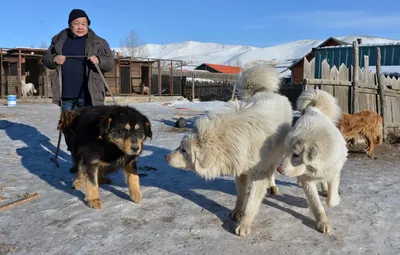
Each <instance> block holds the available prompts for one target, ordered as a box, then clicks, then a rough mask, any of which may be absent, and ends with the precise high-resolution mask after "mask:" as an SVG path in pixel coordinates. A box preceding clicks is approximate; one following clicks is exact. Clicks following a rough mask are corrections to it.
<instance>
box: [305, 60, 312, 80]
mask: <svg viewBox="0 0 400 255" xmlns="http://www.w3.org/2000/svg"><path fill="white" fill-rule="evenodd" d="M303 78H314V76H312V74H311V65H310V62H308V60H307V58H306V57H304V58H303Z"/></svg>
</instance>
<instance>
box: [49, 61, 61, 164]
mask: <svg viewBox="0 0 400 255" xmlns="http://www.w3.org/2000/svg"><path fill="white" fill-rule="evenodd" d="M61 75H62V74H61V66H59V67H58V84H60V114H61V113H62V100H61V96H62V76H61ZM61 136H62V132H61V130H60V132H59V133H58V142H57V150H56V153H55V154H54V158H51V161H53V162H54V164H56V166H57V168H58V167H60V164H58V161H57V159H58V153H59V152H60V144H61Z"/></svg>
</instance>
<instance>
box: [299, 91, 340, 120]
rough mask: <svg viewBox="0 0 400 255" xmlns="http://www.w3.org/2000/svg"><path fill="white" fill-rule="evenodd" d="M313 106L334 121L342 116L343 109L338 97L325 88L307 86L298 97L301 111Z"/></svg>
mask: <svg viewBox="0 0 400 255" xmlns="http://www.w3.org/2000/svg"><path fill="white" fill-rule="evenodd" d="M311 108H317V109H318V110H320V111H321V112H322V113H323V114H325V115H326V116H328V117H329V118H330V119H331V120H332V121H333V122H334V123H337V122H338V121H339V120H340V119H341V117H342V110H341V109H340V106H339V105H338V102H337V100H336V98H335V97H333V96H332V95H331V94H329V93H328V92H326V91H323V90H319V89H311V88H307V89H306V90H304V91H303V92H302V93H301V95H300V96H299V98H298V99H297V109H298V110H299V111H307V110H308V109H311Z"/></svg>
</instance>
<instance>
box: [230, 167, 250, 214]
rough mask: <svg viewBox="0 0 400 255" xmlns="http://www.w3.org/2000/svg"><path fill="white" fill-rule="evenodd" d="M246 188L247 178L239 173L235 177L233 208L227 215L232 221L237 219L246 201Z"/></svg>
mask: <svg viewBox="0 0 400 255" xmlns="http://www.w3.org/2000/svg"><path fill="white" fill-rule="evenodd" d="M247 189H248V178H247V175H243V174H242V175H240V176H239V177H236V194H237V198H236V205H235V209H234V210H232V211H231V213H230V214H229V216H230V217H231V219H232V220H234V221H239V220H240V218H241V217H242V214H243V208H244V203H245V202H246V197H247Z"/></svg>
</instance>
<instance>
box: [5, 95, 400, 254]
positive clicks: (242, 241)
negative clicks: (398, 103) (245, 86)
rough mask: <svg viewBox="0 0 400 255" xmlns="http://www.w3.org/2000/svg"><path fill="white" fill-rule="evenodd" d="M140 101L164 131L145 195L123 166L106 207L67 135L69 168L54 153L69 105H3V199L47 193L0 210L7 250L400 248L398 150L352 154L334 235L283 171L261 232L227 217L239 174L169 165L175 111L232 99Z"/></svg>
mask: <svg viewBox="0 0 400 255" xmlns="http://www.w3.org/2000/svg"><path fill="white" fill-rule="evenodd" d="M135 106H136V107H137V108H138V109H140V110H142V111H143V113H145V114H147V115H148V116H149V117H150V119H151V122H152V125H153V132H154V137H153V140H152V141H148V142H147V144H146V146H145V151H144V153H143V155H142V156H141V157H140V159H139V161H138V165H139V169H140V170H139V173H140V174H142V176H141V179H140V182H141V187H142V193H143V201H142V203H140V204H135V203H133V202H131V201H130V200H129V196H128V189H127V185H126V184H125V180H124V176H123V174H122V173H117V174H114V175H112V176H111V179H112V180H113V183H112V184H111V185H102V186H101V187H100V196H101V199H102V201H103V209H101V210H93V209H90V208H88V207H87V206H86V205H85V203H84V201H83V198H84V195H83V193H82V192H80V191H77V190H72V189H71V181H72V178H73V175H72V174H70V173H69V171H68V170H69V167H70V161H71V159H70V156H69V154H68V153H67V151H66V146H65V143H64V139H63V140H62V147H61V153H60V157H61V159H60V160H59V162H60V168H56V167H55V165H54V163H52V162H51V161H50V157H51V156H52V153H54V152H55V147H56V145H57V138H58V132H57V130H56V125H57V121H58V114H59V108H58V107H56V106H55V105H48V104H43V105H38V104H35V105H28V104H25V105H23V104H18V105H17V107H15V108H9V107H7V106H4V105H2V106H0V142H1V149H0V158H1V162H2V168H1V177H0V206H1V205H3V204H6V203H9V202H11V201H14V200H16V199H17V197H18V195H20V194H24V193H30V192H38V193H39V194H40V198H39V199H36V200H34V201H31V202H27V203H25V204H21V205H18V206H16V207H13V208H9V209H7V210H4V211H2V212H0V254H7V253H9V254H152V255H153V254H246V255H249V254H261V253H262V254H400V228H399V226H398V223H399V222H400V212H399V208H400V189H399V186H400V172H399V162H400V160H399V159H398V158H399V157H398V155H399V154H400V153H397V154H396V155H395V156H393V157H380V158H378V159H376V160H371V159H368V158H366V157H365V156H364V155H352V156H350V157H349V160H348V162H347V163H346V165H345V167H344V169H343V173H342V180H341V185H340V189H341V190H342V192H343V195H342V203H341V204H340V205H339V206H338V207H336V208H332V209H330V208H328V207H327V206H326V203H325V199H324V198H322V200H323V204H324V206H325V209H326V211H327V214H328V217H329V219H330V221H331V223H332V225H333V230H332V232H331V233H330V234H329V235H323V234H321V233H319V232H318V231H317V230H316V229H315V226H314V219H313V217H312V215H311V212H309V210H308V208H307V202H306V199H305V196H304V194H303V191H302V189H301V188H300V187H299V186H297V185H296V180H295V179H290V178H287V177H283V176H282V175H279V174H278V173H277V175H276V178H277V185H278V187H279V189H280V192H279V194H278V195H274V196H267V197H266V198H265V200H264V202H263V204H262V206H261V209H260V212H259V214H258V216H257V217H256V219H255V222H254V225H253V228H252V232H251V234H250V235H249V236H247V237H238V236H236V235H235V234H234V232H233V229H234V223H233V222H232V221H231V220H230V219H229V216H228V214H229V212H230V210H231V209H232V208H233V207H234V204H235V183H234V181H233V178H231V177H221V178H218V179H216V180H214V181H205V180H203V179H201V178H200V177H198V176H197V175H196V174H195V173H193V172H189V171H182V170H178V169H174V168H171V167H169V166H168V164H167V162H166V160H165V158H164V157H165V155H166V154H167V153H168V152H169V151H171V150H172V149H174V148H176V147H177V146H178V144H179V142H180V139H181V138H182V136H183V135H184V132H183V131H181V130H177V129H175V128H174V127H173V125H174V122H175V120H176V119H177V118H179V117H184V118H188V119H191V120H193V118H195V117H196V116H198V115H199V114H201V113H203V112H204V111H212V110H214V109H217V108H219V107H222V106H223V103H221V102H219V103H216V102H206V103H189V102H179V103H178V102H174V103H170V104H168V103H140V104H136V105H135ZM189 124H191V122H190V121H189ZM392 150H397V152H398V150H399V147H393V148H392ZM395 152H396V151H395ZM396 157H397V158H396ZM149 167H153V168H155V169H151V168H149Z"/></svg>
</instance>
